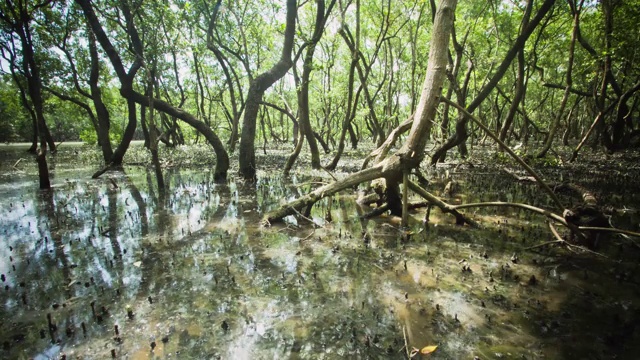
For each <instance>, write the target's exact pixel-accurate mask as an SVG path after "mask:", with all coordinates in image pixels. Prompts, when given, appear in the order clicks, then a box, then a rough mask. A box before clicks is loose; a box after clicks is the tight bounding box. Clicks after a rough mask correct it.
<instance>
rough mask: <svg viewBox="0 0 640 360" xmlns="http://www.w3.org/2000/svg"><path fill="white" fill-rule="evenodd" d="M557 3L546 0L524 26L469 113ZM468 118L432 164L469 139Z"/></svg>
mask: <svg viewBox="0 0 640 360" xmlns="http://www.w3.org/2000/svg"><path fill="white" fill-rule="evenodd" d="M554 3H555V0H545V2H544V3H543V4H542V5H541V6H540V8H539V9H538V12H537V13H536V16H534V18H533V19H532V20H531V22H529V25H528V26H527V27H526V28H523V29H522V31H521V33H520V35H519V36H518V38H517V39H516V41H515V42H514V43H513V45H512V46H511V48H510V49H509V51H508V52H507V54H506V55H505V57H504V59H503V60H502V63H501V64H500V66H499V67H498V69H497V70H496V72H495V74H493V76H492V77H491V80H489V82H488V83H487V84H486V85H485V86H484V87H483V88H482V89H481V90H480V92H479V93H478V95H477V96H476V98H475V99H473V101H472V102H471V103H470V104H469V106H468V107H467V111H468V112H469V113H473V111H475V110H476V109H477V108H478V106H480V104H482V102H483V101H484V100H485V99H486V98H487V96H488V95H489V94H490V93H491V91H492V90H493V89H494V88H495V87H496V85H497V84H498V82H499V81H500V79H502V77H503V76H504V74H505V73H506V72H507V70H508V69H509V66H510V65H511V62H512V61H513V59H515V57H516V55H517V53H518V52H519V51H520V50H521V49H522V48H523V47H524V45H525V43H526V41H527V39H529V36H531V34H532V33H533V30H535V28H536V27H537V26H538V24H539V23H540V22H541V21H542V19H543V18H544V17H545V16H546V14H547V13H548V12H549V10H551V7H552V6H553V4H554ZM467 136H468V135H467V119H466V118H460V119H458V122H457V123H456V132H455V133H454V134H453V135H452V136H451V137H449V139H448V140H447V142H446V143H444V144H443V145H442V146H440V147H439V148H438V149H436V151H435V152H434V153H433V155H432V156H431V164H432V165H435V164H436V163H437V162H438V160H439V159H440V158H441V157H442V156H444V154H446V152H447V151H449V149H451V148H453V147H454V146H457V145H458V144H461V143H462V142H464V141H465V140H466V139H467Z"/></svg>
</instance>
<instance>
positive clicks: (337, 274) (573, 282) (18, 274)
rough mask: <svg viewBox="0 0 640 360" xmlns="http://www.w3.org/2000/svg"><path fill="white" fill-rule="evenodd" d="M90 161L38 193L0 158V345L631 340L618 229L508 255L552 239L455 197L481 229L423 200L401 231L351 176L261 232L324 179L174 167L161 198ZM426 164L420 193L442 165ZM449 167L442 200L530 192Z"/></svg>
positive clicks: (183, 348) (335, 347)
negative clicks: (95, 169)
mask: <svg viewBox="0 0 640 360" xmlns="http://www.w3.org/2000/svg"><path fill="white" fill-rule="evenodd" d="M91 170H92V169H90V168H88V167H87V168H83V167H77V166H58V168H57V169H56V177H55V180H54V187H53V189H52V190H50V191H38V190H35V189H36V182H35V178H34V176H33V174H30V173H29V172H26V173H19V172H15V171H12V170H7V168H6V167H5V168H3V171H4V173H3V174H2V175H0V199H1V200H0V214H2V217H1V218H0V231H1V234H2V238H3V241H2V242H0V259H2V261H0V273H1V274H2V275H3V278H2V286H3V288H4V289H2V290H0V304H1V306H0V317H1V319H2V327H1V330H0V341H1V342H2V344H3V348H4V349H3V356H2V357H3V358H11V359H29V358H35V359H49V358H61V357H62V356H63V355H66V357H67V358H75V357H80V358H83V359H105V358H111V357H112V356H115V357H116V358H123V359H152V358H177V359H185V358H200V359H210V358H223V359H263V358H264V359H272V358H301V359H316V358H324V359H334V358H363V359H369V358H381V359H387V358H398V359H400V358H406V350H405V348H404V346H405V341H406V342H407V343H408V345H409V348H412V347H416V348H422V347H424V346H427V345H438V349H437V350H436V352H435V353H433V354H432V355H431V356H430V357H431V358H433V359H472V358H473V357H474V356H478V357H479V358H481V359H492V358H496V359H497V358H507V359H521V358H527V359H537V358H548V359H563V358H566V359H570V358H581V359H587V358H593V359H601V358H602V359H608V358H612V355H615V356H617V357H618V358H634V357H633V355H634V354H637V351H638V350H639V349H638V347H640V345H639V344H640V342H638V341H637V340H639V339H638V331H636V330H635V323H636V322H637V321H636V320H638V317H639V314H640V311H639V310H640V309H639V308H638V290H639V287H638V278H637V275H636V273H637V272H636V271H635V270H636V269H637V264H639V263H640V262H639V261H638V259H639V258H640V256H639V255H640V252H638V251H637V250H636V249H634V248H633V247H632V245H630V243H629V242H624V241H615V243H616V244H621V245H617V246H618V247H620V249H619V248H618V247H610V248H609V249H608V251H609V250H610V251H609V252H607V255H608V256H610V257H611V258H610V259H601V258H598V257H595V256H593V255H588V254H574V253H570V252H567V251H566V250H565V249H563V248H560V247H555V248H553V247H550V248H548V249H537V250H536V251H534V250H531V251H522V248H523V247H527V246H531V245H535V244H537V243H540V242H543V241H548V240H552V238H551V234H550V232H549V231H548V229H547V227H546V225H545V223H544V221H543V219H541V218H539V217H536V216H532V215H531V214H527V213H522V212H518V211H516V212H514V211H513V210H509V209H502V208H500V209H481V210H469V211H467V214H473V216H474V218H475V219H476V220H478V221H479V222H481V223H482V224H483V225H484V228H483V229H470V228H466V227H465V228H461V227H456V226H455V225H453V224H454V220H453V219H451V218H450V217H447V216H444V215H442V214H440V212H439V211H437V210H433V211H432V212H431V218H430V220H431V221H430V222H429V225H428V227H424V226H423V224H422V223H421V222H420V221H419V220H420V219H422V217H423V216H424V215H423V214H422V213H414V216H415V218H416V219H418V220H417V221H415V224H414V226H413V228H412V229H411V236H410V237H409V239H408V240H407V239H405V238H404V237H403V234H404V232H402V231H400V230H399V229H398V228H397V227H396V226H395V225H392V224H393V223H394V222H393V221H392V220H393V219H390V218H385V217H382V218H378V219H375V220H363V219H362V218H361V217H360V216H361V215H362V214H364V213H365V212H366V209H362V208H360V207H359V206H358V205H357V204H356V203H355V201H354V200H355V195H354V193H353V192H352V191H350V192H345V193H342V194H339V195H337V196H335V197H334V198H333V200H332V201H331V202H329V201H328V200H326V199H325V200H323V201H321V202H319V203H318V204H317V205H316V206H315V207H314V210H313V211H312V213H311V218H312V220H313V221H314V223H315V225H312V224H309V223H307V222H303V221H302V220H295V219H293V218H289V219H288V222H287V223H285V224H284V225H279V226H273V227H269V228H265V227H262V226H261V225H260V221H261V216H262V214H263V212H265V211H267V210H269V209H271V208H273V207H275V206H277V205H278V204H280V203H281V202H282V201H283V199H292V198H295V197H297V196H300V194H302V193H305V192H307V191H308V190H309V189H311V188H313V187H315V186H317V183H318V182H322V181H327V179H325V178H319V177H313V176H309V175H304V176H302V175H298V176H294V177H293V178H292V179H287V180H285V179H283V178H281V177H280V176H279V174H273V173H261V177H260V180H259V181H258V183H257V184H255V185H247V184H244V183H243V182H241V181H239V180H231V181H230V182H229V183H228V184H225V185H218V184H215V183H213V179H212V174H211V172H209V171H208V170H202V169H198V170H194V169H183V170H177V169H174V170H168V171H167V172H166V175H165V176H166V181H167V183H168V186H167V190H166V192H165V193H164V194H160V193H159V192H158V189H157V187H156V185H155V182H154V179H153V172H152V171H149V170H146V169H144V168H139V167H136V168H134V167H130V168H127V169H125V173H107V174H105V175H104V176H103V177H101V178H100V179H98V180H91V179H89V176H90V173H91ZM430 176H431V177H433V178H434V179H436V181H434V183H433V184H432V185H433V187H434V188H433V189H432V190H433V191H435V192H436V193H438V192H439V190H437V189H441V188H442V184H440V182H438V181H437V179H438V178H439V177H442V176H443V172H442V171H436V172H433V173H432V174H430ZM453 176H454V177H455V178H456V179H457V180H458V181H459V182H460V188H459V190H458V192H457V195H456V196H457V199H453V200H452V202H456V201H457V202H461V201H464V202H471V201H478V200H509V201H520V202H529V203H534V204H537V205H540V206H545V205H548V204H549V203H548V200H547V199H545V198H544V197H541V196H540V194H539V192H538V191H537V189H535V188H532V187H531V186H530V185H520V184H514V183H513V182H510V181H508V180H505V179H504V176H501V175H500V174H495V173H480V172H478V171H476V172H475V174H474V175H463V174H454V175H453ZM414 200H417V199H414ZM625 206H627V207H628V208H631V207H632V206H633V204H626V205H625ZM327 213H330V215H331V216H330V217H331V221H327ZM616 221H619V222H623V223H629V224H637V215H634V213H632V212H627V213H625V214H620V215H619V216H618V217H617V218H616ZM298 222H300V223H299V224H298ZM636 226H637V225H636ZM636 230H637V229H636ZM514 254H517V259H515V258H514ZM614 256H616V257H615V259H614V258H613V257H614ZM463 267H464V268H465V269H466V268H467V267H468V268H469V269H470V270H466V271H463V270H462V269H463ZM532 276H534V277H535V279H536V280H535V281H532V280H531V277H532ZM49 316H50V319H51V325H49V322H48V317H49ZM116 327H117V328H116ZM418 356H420V355H418Z"/></svg>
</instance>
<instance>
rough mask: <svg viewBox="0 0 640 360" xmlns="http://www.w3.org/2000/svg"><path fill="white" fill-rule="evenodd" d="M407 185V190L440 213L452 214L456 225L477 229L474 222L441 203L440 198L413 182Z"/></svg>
mask: <svg viewBox="0 0 640 360" xmlns="http://www.w3.org/2000/svg"><path fill="white" fill-rule="evenodd" d="M407 183H408V186H409V189H411V190H412V191H413V192H415V193H416V194H418V195H420V196H422V197H423V198H425V199H426V200H427V201H429V202H430V203H432V204H433V205H435V206H437V207H439V208H440V210H442V212H444V213H448V214H452V215H453V216H455V217H456V224H457V225H463V224H464V223H467V224H469V225H471V226H473V227H478V224H477V223H476V222H475V221H473V220H471V219H469V218H468V217H466V216H464V215H463V214H462V213H460V212H459V211H458V208H457V206H454V205H451V204H448V203H446V202H444V201H442V200H441V199H440V198H438V197H437V196H435V195H433V194H431V193H429V192H428V191H427V190H425V189H423V188H422V187H420V185H418V184H416V183H415V182H413V181H407Z"/></svg>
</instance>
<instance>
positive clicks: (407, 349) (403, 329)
mask: <svg viewBox="0 0 640 360" xmlns="http://www.w3.org/2000/svg"><path fill="white" fill-rule="evenodd" d="M402 335H403V336H404V349H405V350H406V352H407V359H411V354H410V353H409V343H408V342H407V331H406V329H405V326H404V325H403V326H402Z"/></svg>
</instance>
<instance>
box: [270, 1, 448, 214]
mask: <svg viewBox="0 0 640 360" xmlns="http://www.w3.org/2000/svg"><path fill="white" fill-rule="evenodd" d="M456 2H457V1H456V0H442V1H441V3H440V7H439V8H438V12H437V14H436V18H435V21H434V25H433V35H432V37H431V46H430V51H429V62H428V64H429V65H428V68H427V74H426V78H425V81H424V85H423V87H422V96H421V97H420V102H419V103H418V107H417V109H416V114H415V120H414V122H413V125H412V127H411V131H410V132H409V136H408V138H407V141H406V142H405V144H404V145H403V146H402V147H401V148H400V149H399V150H398V151H397V152H396V153H395V154H393V155H392V156H390V157H388V158H386V159H384V160H382V161H381V162H379V163H377V164H375V165H374V166H373V167H371V168H368V169H364V170H362V171H359V172H357V173H355V174H353V175H350V176H347V177H346V178H344V179H341V180H338V181H336V182H334V183H332V184H329V185H325V186H322V187H320V188H318V189H316V190H314V191H312V192H311V193H309V194H307V195H306V196H303V197H301V198H298V199H296V200H294V201H292V202H290V203H288V204H286V205H285V206H283V207H280V208H278V209H276V210H274V211H273V212H270V213H268V214H266V215H265V219H264V220H265V222H266V223H270V222H274V221H280V220H282V218H284V217H286V216H289V215H294V214H296V213H297V212H298V211H300V210H302V209H304V208H306V210H305V211H304V212H305V213H308V212H309V211H310V208H311V206H313V204H314V203H315V202H317V201H318V200H320V199H321V198H323V197H326V196H331V195H333V194H335V193H337V192H338V191H341V190H344V189H346V188H349V187H351V186H355V185H358V184H360V183H362V182H367V181H371V180H374V179H378V178H384V179H385V180H386V181H387V184H388V187H392V188H396V187H397V186H398V184H399V183H400V181H401V180H402V177H403V174H405V173H407V172H408V171H410V170H411V169H412V168H415V167H417V166H419V164H420V161H421V160H422V159H423V157H424V149H425V147H426V144H427V136H426V134H428V133H429V131H430V130H431V126H432V123H433V119H434V118H435V115H436V110H437V107H438V104H439V103H440V97H441V95H442V85H443V83H444V79H445V77H446V67H447V49H448V44H449V38H450V33H451V28H452V24H453V15H454V12H455V7H456ZM405 191H406V189H405ZM424 195H425V196H428V197H430V200H433V201H437V199H435V198H434V197H431V196H430V195H429V194H428V193H426V192H425V193H424ZM440 204H442V202H440ZM454 214H455V215H456V217H457V218H458V216H459V214H458V213H455V212H454Z"/></svg>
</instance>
